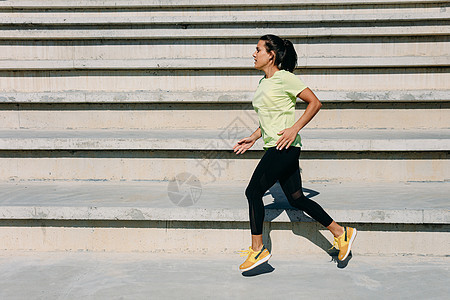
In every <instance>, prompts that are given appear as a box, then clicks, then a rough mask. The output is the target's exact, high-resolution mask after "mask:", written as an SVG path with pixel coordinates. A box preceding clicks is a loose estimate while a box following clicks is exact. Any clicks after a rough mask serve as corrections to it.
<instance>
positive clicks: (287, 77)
mask: <svg viewBox="0 0 450 300" xmlns="http://www.w3.org/2000/svg"><path fill="white" fill-rule="evenodd" d="M283 86H284V91H285V92H286V93H287V94H288V95H289V97H290V98H293V99H295V98H296V97H297V95H298V94H300V93H301V92H302V91H303V90H304V89H306V88H307V86H306V84H305V83H304V82H303V81H302V80H301V79H300V78H298V77H297V76H295V74H293V73H291V72H288V71H286V73H285V74H284V76H283Z"/></svg>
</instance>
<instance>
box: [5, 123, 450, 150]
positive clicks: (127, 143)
mask: <svg viewBox="0 0 450 300" xmlns="http://www.w3.org/2000/svg"><path fill="white" fill-rule="evenodd" d="M234 129H235V130H233V131H232V132H233V136H230V130H186V129H184V130H183V129H177V130H145V131H144V130H133V131H125V130H124V131H117V130H102V131H98V130H97V131H88V130H83V131H76V130H64V131H44V130H42V131H37V130H9V131H0V150H202V151H218V150H222V151H231V150H232V147H233V145H234V144H236V142H237V141H238V140H239V139H240V138H242V137H244V136H245V134H246V133H247V132H251V130H250V129H249V128H234ZM238 132H242V133H241V134H238ZM300 134H301V136H302V139H304V142H303V147H302V150H305V151H449V150H450V130H449V129H447V130H420V131H418V130H389V129H388V130H348V129H347V130H346V129H328V130H324V129H310V130H308V129H305V130H303V131H302V132H301V133H300ZM262 146H263V142H262V140H261V139H259V140H258V141H257V142H256V144H255V145H254V147H253V148H252V150H258V149H261V148H262Z"/></svg>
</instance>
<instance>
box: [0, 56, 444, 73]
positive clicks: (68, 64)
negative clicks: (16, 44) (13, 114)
mask: <svg viewBox="0 0 450 300" xmlns="http://www.w3.org/2000/svg"><path fill="white" fill-rule="evenodd" d="M445 66H450V57H449V56H444V55H443V56H433V57H424V56H399V57H395V56H392V57H373V56H370V57H299V59H298V66H297V68H302V69H304V68H327V69H329V68H373V67H375V68H380V67H445ZM89 69H94V70H98V69H102V70H103V69H105V70H109V69H112V70H114V69H120V70H130V69H143V70H149V69H179V70H185V69H188V70H196V69H226V70H230V69H254V66H253V59H251V58H179V59H170V58H167V59H133V60H131V59H125V60H107V59H104V60H103V59H102V60H85V59H80V60H77V59H75V60H0V70H89Z"/></svg>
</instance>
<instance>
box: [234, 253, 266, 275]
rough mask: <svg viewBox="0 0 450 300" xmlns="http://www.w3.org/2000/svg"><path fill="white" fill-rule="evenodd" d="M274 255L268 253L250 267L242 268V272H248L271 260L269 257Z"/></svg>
mask: <svg viewBox="0 0 450 300" xmlns="http://www.w3.org/2000/svg"><path fill="white" fill-rule="evenodd" d="M270 257H272V254H269V255H267V256H266V257H264V258H263V259H261V260H258V261H257V262H255V263H254V264H253V265H251V266H250V267H248V268H247V269H241V272H246V271H250V270H251V269H253V268H255V267H257V266H259V265H260V264H262V263H265V262H266V261H268V260H269V258H270Z"/></svg>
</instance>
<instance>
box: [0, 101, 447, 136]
mask: <svg viewBox="0 0 450 300" xmlns="http://www.w3.org/2000/svg"><path fill="white" fill-rule="evenodd" d="M444 105H445V104H444ZM220 106H223V109H220ZM239 106H240V105H236V106H235V107H239ZM333 106H334V105H332V104H327V103H325V104H324V105H323V108H322V110H321V111H320V112H319V113H318V114H317V115H316V116H315V117H314V119H313V120H312V121H311V122H310V123H309V124H308V125H307V128H325V129H326V128H330V129H331V128H334V129H336V128H355V129H384V128H387V129H446V128H450V118H448V116H449V111H450V109H440V108H439V107H440V106H441V105H440V104H430V106H429V108H414V107H415V106H414V104H405V105H403V106H401V107H402V108H395V106H394V108H393V109H383V108H376V106H371V105H369V104H365V105H364V104H361V105H359V106H358V108H356V109H350V108H348V109H347V108H346V107H347V106H348V107H351V104H350V105H349V104H345V103H344V104H342V105H339V106H338V108H336V109H334V108H333ZM364 106H365V107H366V108H364ZM388 106H389V105H388ZM408 106H410V107H411V108H410V109H406V108H405V107H408ZM48 107H51V106H46V108H44V109H43V110H23V109H22V108H21V107H19V108H17V106H14V105H8V108H9V109H10V110H0V121H1V122H0V130H9V129H37V130H66V129H74V130H84V129H86V130H88V129H89V130H99V129H109V130H136V129H142V130H151V129H166V130H167V129H181V128H182V129H192V130H205V129H210V130H223V131H224V133H226V132H228V131H231V128H239V129H240V130H239V132H238V133H235V134H234V136H232V137H231V138H236V139H239V138H242V137H244V136H243V135H246V134H251V133H252V132H253V131H254V130H256V128H257V127H258V121H257V115H256V113H255V112H254V111H253V110H252V109H251V105H250V104H248V105H244V107H242V108H243V109H233V108H232V107H233V105H229V104H217V105H215V106H214V107H213V108H211V109H207V108H208V105H196V106H193V108H192V109H183V108H181V107H179V108H178V109H174V110H171V109H170V107H171V105H170V104H166V105H147V106H144V107H145V109H142V108H141V109H138V110H134V109H133V108H134V107H135V106H133V105H123V106H120V107H119V108H117V105H116V106H105V107H104V108H103V109H99V108H98V107H95V106H93V107H92V108H91V107H90V106H85V107H83V108H77V107H72V108H69V109H68V110H49V109H48ZM147 107H149V109H147ZM304 107H305V106H304V105H299V107H298V109H297V111H296V118H297V119H298V118H299V117H300V116H301V114H302V113H303V109H304ZM328 107H330V108H328ZM444 107H445V106H444ZM111 108H112V110H109V109H111ZM152 108H153V109H152ZM230 108H231V109H230ZM233 132H234V131H233Z"/></svg>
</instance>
